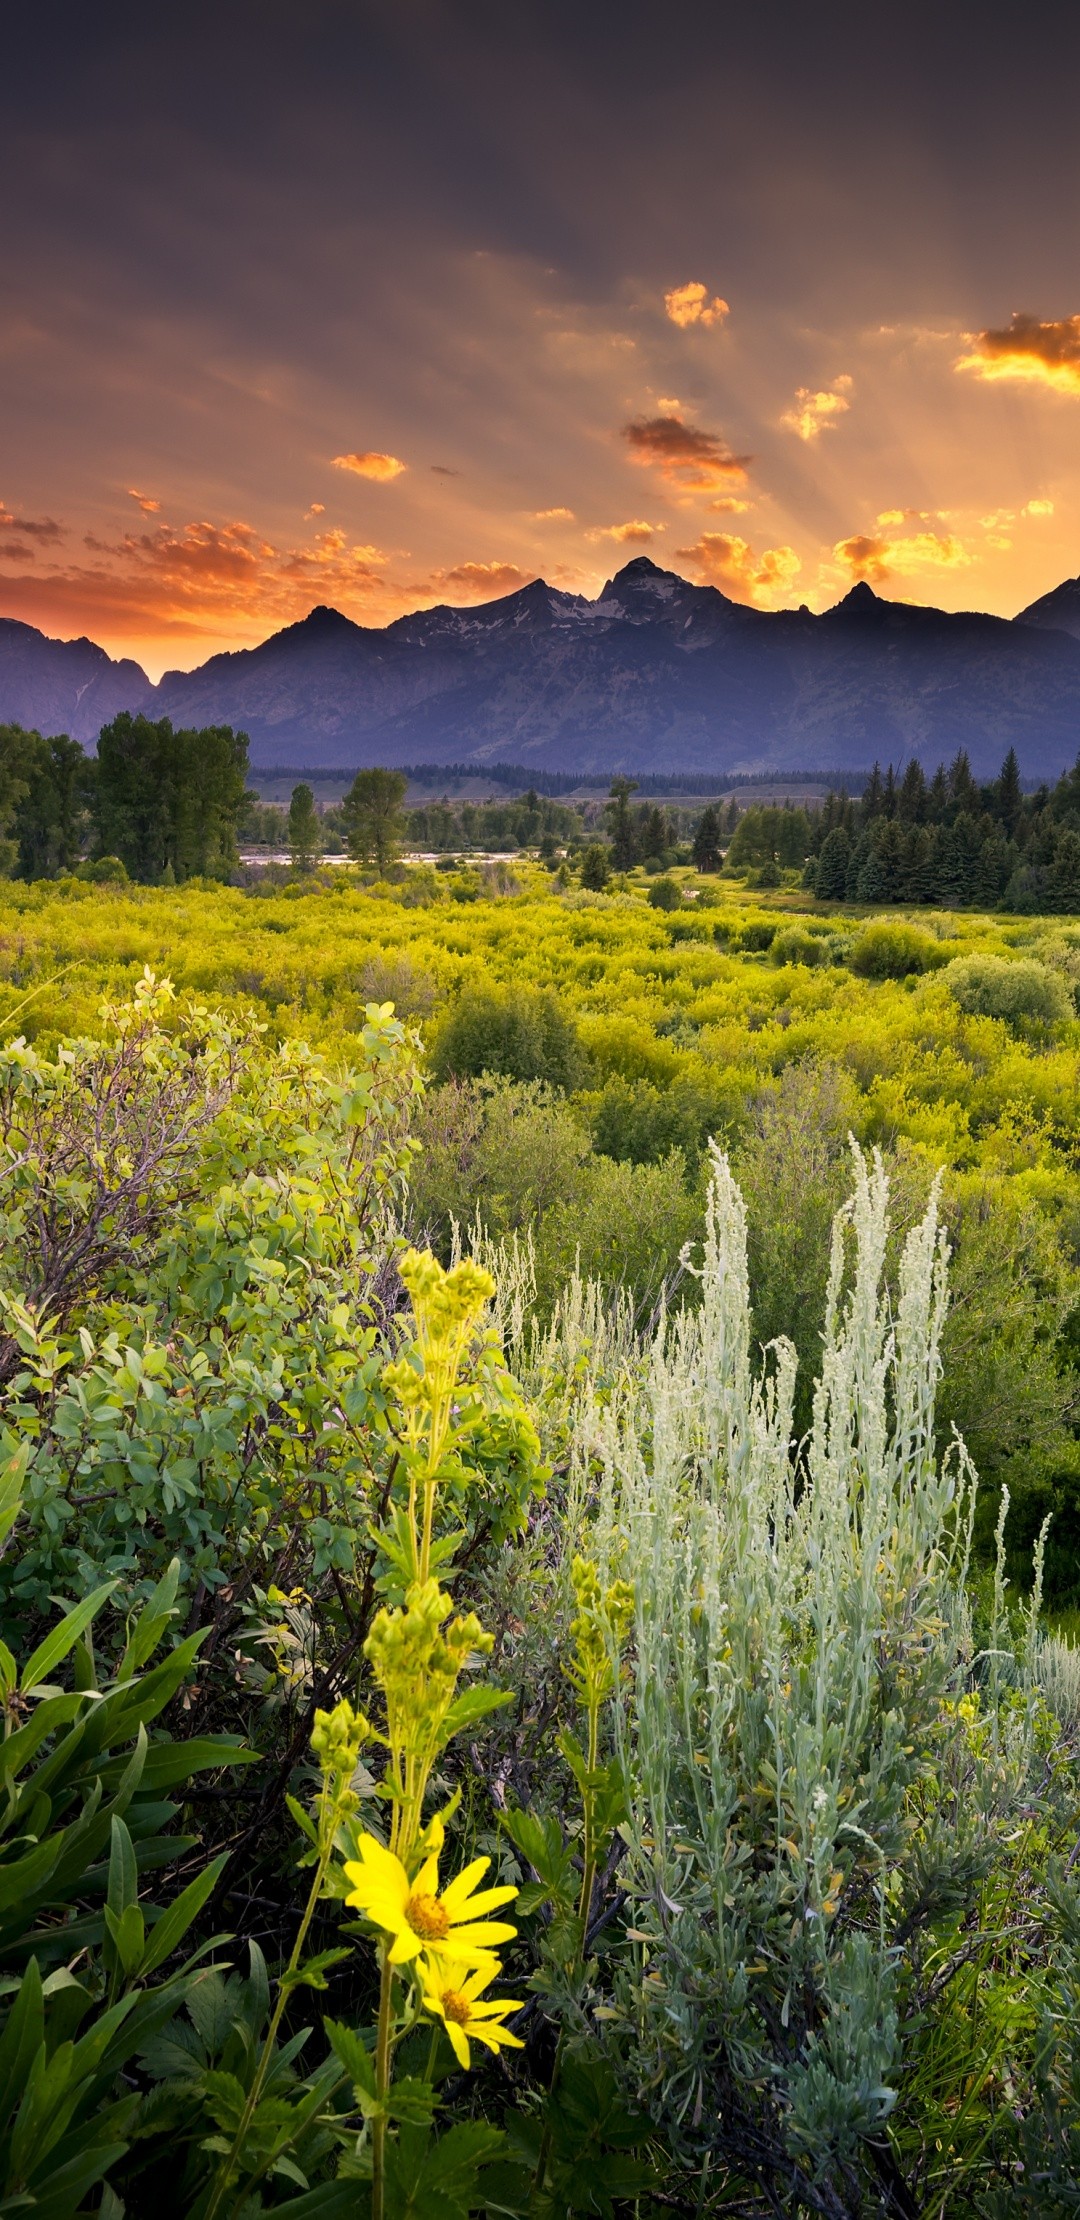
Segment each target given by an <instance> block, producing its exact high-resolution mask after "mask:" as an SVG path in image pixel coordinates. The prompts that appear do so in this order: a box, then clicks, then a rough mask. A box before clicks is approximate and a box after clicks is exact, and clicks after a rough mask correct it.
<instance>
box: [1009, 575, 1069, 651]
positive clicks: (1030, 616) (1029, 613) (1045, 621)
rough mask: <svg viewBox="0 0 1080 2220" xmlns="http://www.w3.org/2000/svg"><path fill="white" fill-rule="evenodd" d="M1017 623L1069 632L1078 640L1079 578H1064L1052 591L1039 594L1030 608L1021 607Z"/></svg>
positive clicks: (1049, 630) (1051, 630) (1053, 630)
mask: <svg viewBox="0 0 1080 2220" xmlns="http://www.w3.org/2000/svg"><path fill="white" fill-rule="evenodd" d="M1016 621H1017V624H1037V625H1040V626H1042V627H1043V628H1044V629H1045V630H1046V631H1048V632H1071V633H1072V636H1073V638H1074V640H1080V578H1065V579H1063V580H1062V583H1061V585H1060V586H1055V587H1054V589H1053V592H1052V593H1048V594H1040V596H1039V599H1038V601H1033V602H1032V603H1031V606H1030V608H1028V609H1021V611H1020V614H1019V616H1018V617H1017V620H1016Z"/></svg>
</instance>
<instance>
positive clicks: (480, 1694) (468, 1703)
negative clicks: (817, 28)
mask: <svg viewBox="0 0 1080 2220" xmlns="http://www.w3.org/2000/svg"><path fill="white" fill-rule="evenodd" d="M514 1701H515V1698H514V1693H513V1690H512V1689H502V1688H463V1689H462V1691H461V1694H460V1696H455V1698H454V1701H453V1703H452V1704H451V1706H450V1709H449V1711H448V1712H447V1714H446V1717H445V1719H444V1720H443V1723H442V1727H441V1729H440V1731H439V1745H440V1748H442V1749H445V1747H446V1744H447V1743H448V1742H450V1741H452V1739H453V1737H454V1735H455V1734H461V1733H462V1732H463V1730H464V1729H465V1728H466V1727H475V1726H477V1725H478V1724H479V1722H480V1720H481V1719H486V1718H487V1717H488V1714H489V1713H490V1712H492V1711H502V1710H503V1709H504V1708H505V1706H506V1705H507V1704H512V1703H513V1702H514Z"/></svg>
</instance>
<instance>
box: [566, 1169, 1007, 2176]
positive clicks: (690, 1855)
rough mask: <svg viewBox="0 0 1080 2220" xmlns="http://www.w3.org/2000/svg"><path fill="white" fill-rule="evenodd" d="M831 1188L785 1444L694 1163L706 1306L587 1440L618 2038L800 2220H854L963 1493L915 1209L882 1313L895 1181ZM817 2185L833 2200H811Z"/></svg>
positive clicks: (768, 1361)
mask: <svg viewBox="0 0 1080 2220" xmlns="http://www.w3.org/2000/svg"><path fill="white" fill-rule="evenodd" d="M853 1163H854V1193H853V1195H852V1197H851V1200H850V1202H849V1203H848V1204H847V1205H846V1206H845V1208H844V1209H843V1210H842V1211H841V1212H840V1214H839V1216H838V1218H837V1222H836V1226H835V1230H834V1237H833V1252H832V1269H831V1275H830V1281H829V1290H828V1303H827V1315H826V1321H825V1329H824V1334H823V1347H822V1358H821V1370H820V1377H819V1381H818V1385H817V1390H816V1394H815V1397H814V1406H813V1424H812V1429H811V1434H810V1437H809V1440H808V1441H807V1442H806V1443H805V1444H803V1445H799V1444H797V1443H796V1442H795V1441H794V1440H793V1438H792V1410H793V1401H794V1385H795V1354H794V1351H793V1349H792V1348H791V1346H790V1344H788V1343H787V1342H785V1341H781V1342H778V1343H776V1344H774V1345H773V1346H772V1347H771V1348H770V1349H768V1350H766V1351H765V1352H763V1356H762V1359H761V1361H760V1363H756V1362H755V1360H754V1358H753V1356H752V1353H751V1322H750V1290H749V1286H748V1278H747V1263H746V1224H745V1212H744V1208H743V1203H742V1198H741V1196H740V1194H739V1191H738V1188H737V1187H736V1185H735V1181H734V1179H733V1177H732V1174H731V1171H730V1168H729V1165H728V1161H727V1158H726V1156H725V1155H724V1154H723V1152H722V1151H721V1150H720V1149H719V1148H717V1147H715V1145H714V1147H713V1150H712V1181H711V1187H710V1193H709V1201H708V1213H707V1223H706V1234H705V1242H704V1250H703V1257H702V1262H701V1265H700V1267H699V1268H698V1273H699V1278H700V1283H701V1302H700V1306H699V1307H698V1308H696V1309H695V1310H692V1311H690V1310H685V1309H684V1310H682V1311H681V1312H680V1313H679V1314H678V1315H677V1316H676V1317H675V1318H674V1319H673V1320H672V1321H671V1322H670V1323H667V1324H664V1325H663V1326H662V1327H661V1329H660V1331H659V1332H658V1334H657V1336H656V1338H655V1341H654V1343H653V1345H652V1347H651V1349H650V1350H649V1352H648V1355H647V1358H646V1361H645V1362H644V1364H643V1366H642V1367H640V1368H639V1371H638V1374H637V1377H636V1379H631V1378H628V1379H627V1380H626V1382H625V1384H624V1385H623V1387H622V1389H621V1391H620V1392H619V1393H618V1394H616V1395H614V1396H613V1397H612V1398H611V1399H610V1400H609V1402H608V1404H607V1407H606V1409H605V1410H604V1411H603V1412H601V1413H597V1412H595V1411H594V1412H593V1413H591V1414H590V1424H591V1426H592V1430H593V1446H594V1448H595V1449H597V1450H598V1452H599V1457H600V1461H601V1465H602V1478H601V1481H600V1485H599V1490H598V1495H597V1501H596V1508H595V1527H596V1531H595V1534H594V1539H593V1547H594V1550H595V1551H596V1553H597V1554H598V1556H599V1559H600V1564H601V1570H602V1574H603V1577H605V1578H612V1577H614V1576H615V1575H621V1576H623V1577H625V1578H627V1579H629V1580H631V1581H632V1582H633V1585H634V1592H635V1596H636V1656H635V1664H634V1668H633V1672H632V1674H631V1676H630V1677H629V1679H628V1681H627V1683H626V1684H625V1686H624V1688H623V1691H622V1694H621V1697H620V1701H619V1705H618V1720H619V1727H618V1731H619V1738H620V1751H621V1755H622V1757H623V1759H624V1762H625V1765H626V1768H627V1772H628V1775H629V1777H630V1779H631V1781H632V1783H633V1796H632V1815H631V1821H630V1825H629V1827H628V1829H627V1835H628V1844H627V1856H626V1859H625V1861H624V1866H623V1870H622V1879H623V1882H624V1885H626V1886H627V1887H628V1888H629V1889H630V1891H631V1895H632V1899H633V1904H634V1914H633V1916H634V1921H635V1926H634V1930H633V1932H634V1935H635V1936H636V1938H637V1956H638V1960H639V1963H638V1967H637V1971H636V1973H635V1975H634V1977H633V1978H632V1979H627V1980H626V1982H625V1983H624V1985H623V1988H622V1991H621V1994H620V1997H619V2000H618V2002H619V2010H620V2016H621V2017H622V2019H623V2021H624V2034H625V2035H626V2036H627V2037H628V2038H629V2041H630V2048H631V2052H632V2055H634V2056H635V2058H636V2062H637V2071H638V2074H639V2077H640V2083H641V2085H642V2087H644V2086H645V2085H646V2084H648V2086H649V2088H650V2092H651V2098H650V2101H651V2102H655V2101H656V2092H657V2090H659V2091H660V2092H661V2093H662V2104H663V2109H664V2111H665V2113H666V2116H667V2119H668V2121H669V2125H670V2127H671V2130H672V2132H673V2133H674V2135H675V2136H676V2139H677V2140H678V2139H679V2138H682V2139H683V2140H684V2141H685V2143H686V2145H687V2148H688V2149H691V2150H696V2151H698V2152H699V2153H700V2151H701V2150H702V2149H703V2148H712V2149H714V2150H715V2149H716V2148H717V2146H718V2145H719V2146H720V2147H722V2149H723V2151H724V2154H725V2158H726V2162H727V2163H728V2164H733V2163H734V2164H737V2165H738V2164H745V2165H746V2166H747V2167H748V2169H749V2171H750V2174H751V2176H752V2177H755V2178H761V2174H762V2170H763V2169H764V2170H765V2171H769V2170H771V2178H774V2179H775V2180H776V2181H778V2182H780V2183H786V2184H787V2191H786V2193H787V2194H790V2195H792V2196H795V2197H797V2198H798V2199H800V2200H801V2199H804V2198H805V2200H806V2209H807V2210H810V2211H814V2210H821V2211H823V2212H826V2211H827V2212H833V2211H836V2212H842V2211H844V2210H846V2209H848V2206H847V2204H846V2203H845V2201H844V2200H845V2196H846V2194H847V2192H846V2190H845V2187H844V2184H845V2183H846V2182H847V2180H848V2176H849V2175H850V2184H851V2199H852V2202H851V2206H850V2209H852V2210H855V2209H856V2208H857V2196H858V2188H857V2176H858V2173H859V2167H860V2166H861V2165H862V2163H863V2160H864V2158H865V2152H866V2149H867V2148H868V2147H869V2146H871V2145H872V2144H873V2143H874V2140H875V2138H876V2139H878V2140H879V2141H880V2130H881V2125H882V2122H883V2121H884V2119H885V2118H886V2116H887V2114H888V2111H889V2108H890V2105H891V2103H892V2094H893V2093H892V2088H891V2086H890V2071H891V2069H892V2067H893V2064H894V2060H895V2053H896V2042H897V2036H896V2010H895V1972H896V1952H895V1948H894V1947H893V1944H892V1942H891V1940H890V1935H891V1934H892V1933H893V1931H894V1923H892V1922H891V1918H890V1907H891V1901H892V1897H891V1892H893V1891H894V1890H895V1885H896V1884H895V1883H894V1880H893V1878H892V1875H893V1872H894V1869H895V1867H896V1864H897V1861H898V1860H899V1859H901V1858H902V1856H903V1854H904V1851H905V1846H906V1843H907V1841H908V1819H907V1812H908V1798H909V1795H910V1792H911V1789H912V1785H913V1783H915V1782H916V1780H917V1779H918V1778H919V1777H920V1773H921V1769H925V1768H928V1767H931V1766H932V1765H933V1762H934V1749H935V1735H936V1734H937V1733H938V1732H939V1729H940V1722H941V1716H942V1713H941V1706H942V1700H943V1697H944V1695H945V1692H946V1690H947V1688H948V1685H949V1676H950V1673H951V1672H952V1671H953V1670H954V1669H955V1665H956V1657H957V1650H956V1642H957V1634H958V1630H959V1631H961V1632H962V1628H963V1614H962V1612H961V1613H958V1612H957V1610H956V1608H955V1605H954V1603H953V1600H952V1598H953V1594H954V1590H955V1585H956V1575H957V1572H958V1571H959V1573H961V1574H962V1572H963V1569H964V1548H965V1536H966V1534H967V1521H966V1519H965V1518H964V1517H963V1516H962V1515H959V1513H960V1512H961V1511H962V1508H963V1506H962V1505H958V1492H959V1493H960V1494H961V1495H965V1496H966V1491H967V1485H968V1482H967V1472H968V1469H969V1468H967V1467H966V1465H965V1463H964V1460H963V1458H962V1456H959V1455H954V1456H952V1457H950V1458H948V1459H946V1461H945V1462H944V1463H941V1462H939V1460H938V1458H937V1456H936V1452H935V1440H934V1396H935V1388H936V1383H937V1379H938V1374H939V1371H940V1355H939V1349H940V1338H941V1330H942V1325H943V1321H944V1316H945V1305H946V1262H947V1248H946V1243H945V1238H944V1235H943V1233H942V1231H941V1229H940V1227H939V1224H938V1202H937V1190H936V1187H935V1190H934V1192H933V1193H932V1195H931V1198H930V1202H929V1205H928V1207H927V1211H926V1214H925V1216H924V1218H923V1220H922V1223H921V1224H920V1225H918V1226H917V1227H916V1228H915V1229H914V1231H913V1232H912V1233H911V1234H910V1235H909V1236H908V1239H907V1242H906V1244H905V1247H904V1251H903V1256H902V1260H901V1264H900V1269H899V1284H898V1297H897V1301H896V1307H895V1315H891V1314H890V1306H889V1303H888V1299H887V1295H886V1292H885V1259H886V1245H887V1238H888V1183H887V1180H886V1177H885V1173H884V1170H883V1167H882V1164H881V1161H880V1158H879V1157H878V1156H877V1155H875V1156H874V1157H873V1158H872V1159H871V1160H870V1161H869V1162H868V1161H867V1160H866V1159H865V1158H864V1157H863V1156H862V1155H861V1154H860V1152H859V1151H858V1150H857V1149H854V1147H853ZM958 1480H959V1482H960V1483H961V1485H960V1488H959V1491H958ZM823 2168H824V2169H825V2171H826V2173H827V2174H828V2175H829V2178H830V2179H831V2180H832V2182H833V2188H832V2189H830V2191H829V2197H831V2198H834V2200H835V2198H839V2200H840V2201H839V2202H836V2201H834V2202H829V2201H828V2200H826V2201H825V2202H822V2203H820V2204H818V2203H817V2202H815V2199H816V2198H817V2196H818V2190H817V2189H815V2188H814V2187H813V2181H814V2179H816V2177H817V2175H818V2174H819V2173H821V2171H822V2169H823ZM821 2194H822V2196H824V2191H822V2192H821Z"/></svg>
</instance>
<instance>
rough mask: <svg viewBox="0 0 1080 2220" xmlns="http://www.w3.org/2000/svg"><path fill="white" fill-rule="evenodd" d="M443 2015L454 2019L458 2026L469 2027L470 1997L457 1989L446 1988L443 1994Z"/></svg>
mask: <svg viewBox="0 0 1080 2220" xmlns="http://www.w3.org/2000/svg"><path fill="white" fill-rule="evenodd" d="M442 2008H443V2017H444V2018H445V2019H448V2020H454V2021H455V2022H456V2024H457V2026H458V2027H468V2024H469V2017H470V2014H469V1999H468V1997H467V1996H462V1995H461V1993H460V1991H459V1990H457V1989H444V1990H443V1995H442Z"/></svg>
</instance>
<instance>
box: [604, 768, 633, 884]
mask: <svg viewBox="0 0 1080 2220" xmlns="http://www.w3.org/2000/svg"><path fill="white" fill-rule="evenodd" d="M637 790H638V785H637V780H636V779H627V778H617V779H612V781H611V785H610V787H609V788H608V793H609V795H610V800H609V801H608V803H607V805H606V814H607V816H608V817H609V819H610V821H611V861H612V864H613V866H614V868H615V870H616V871H630V870H632V869H633V866H634V864H635V863H636V862H637V860H638V844H637V831H636V827H635V824H634V818H633V815H632V813H631V809H630V796H631V794H636V793H637Z"/></svg>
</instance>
